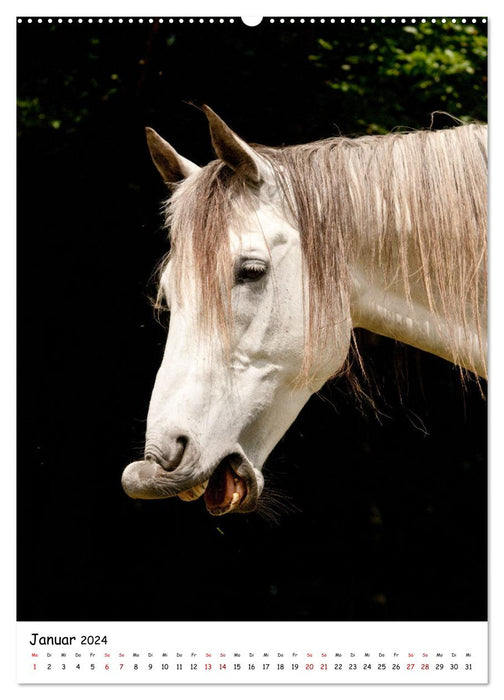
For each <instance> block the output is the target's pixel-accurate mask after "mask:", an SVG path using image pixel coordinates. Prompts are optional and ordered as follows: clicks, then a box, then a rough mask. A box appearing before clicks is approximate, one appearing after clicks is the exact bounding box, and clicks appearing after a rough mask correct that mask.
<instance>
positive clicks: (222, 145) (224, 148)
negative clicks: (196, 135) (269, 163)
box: [202, 105, 264, 184]
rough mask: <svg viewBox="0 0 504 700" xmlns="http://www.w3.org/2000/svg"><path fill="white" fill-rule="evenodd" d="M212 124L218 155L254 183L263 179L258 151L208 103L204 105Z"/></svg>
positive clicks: (262, 167) (212, 135)
mask: <svg viewBox="0 0 504 700" xmlns="http://www.w3.org/2000/svg"><path fill="white" fill-rule="evenodd" d="M202 109H203V111H204V112H205V114H206V117H207V119H208V123H209V125H210V135H211V137H212V144H213V147H214V149H215V152H216V154H217V156H218V157H219V158H220V159H221V160H223V161H224V162H225V163H226V164H227V165H229V167H230V168H232V169H233V170H234V171H235V172H236V173H239V174H240V175H242V176H243V177H244V178H246V179H247V180H250V181H251V182H253V183H254V184H259V183H260V182H261V180H262V179H263V173H262V172H261V170H264V165H263V163H262V162H261V159H260V158H259V156H258V155H257V153H256V152H255V151H254V150H253V149H252V148H251V147H250V146H249V145H248V144H247V143H245V141H243V139H241V138H240V137H239V136H238V135H237V134H235V133H234V131H231V129H230V128H229V126H228V125H227V124H226V123H225V122H223V121H222V119H221V118H220V117H219V116H218V115H217V114H215V112H214V111H213V110H212V109H210V107H208V106H207V105H203V108H202Z"/></svg>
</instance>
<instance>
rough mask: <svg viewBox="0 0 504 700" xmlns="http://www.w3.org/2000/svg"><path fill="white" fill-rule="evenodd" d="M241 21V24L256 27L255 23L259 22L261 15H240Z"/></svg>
mask: <svg viewBox="0 0 504 700" xmlns="http://www.w3.org/2000/svg"><path fill="white" fill-rule="evenodd" d="M241 21H242V22H243V24H246V25H247V27H257V25H259V24H261V22H262V17H242V18H241Z"/></svg>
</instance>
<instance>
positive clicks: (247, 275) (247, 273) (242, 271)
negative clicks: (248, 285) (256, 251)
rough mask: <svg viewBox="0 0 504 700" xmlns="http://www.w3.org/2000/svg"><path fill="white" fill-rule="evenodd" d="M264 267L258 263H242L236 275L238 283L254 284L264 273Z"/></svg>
mask: <svg viewBox="0 0 504 700" xmlns="http://www.w3.org/2000/svg"><path fill="white" fill-rule="evenodd" d="M266 269H267V268H266V265H265V264H264V263H262V262H259V261H257V262H256V261H253V262H252V261H249V262H244V263H242V264H241V265H240V268H239V270H238V275H237V281H238V282H254V281H255V280H258V279H260V278H261V277H262V276H263V275H264V273H265V272H266Z"/></svg>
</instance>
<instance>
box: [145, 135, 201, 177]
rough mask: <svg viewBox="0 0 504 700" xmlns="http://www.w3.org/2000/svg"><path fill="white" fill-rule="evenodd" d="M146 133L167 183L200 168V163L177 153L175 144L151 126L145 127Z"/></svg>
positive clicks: (150, 149) (152, 153)
mask: <svg viewBox="0 0 504 700" xmlns="http://www.w3.org/2000/svg"><path fill="white" fill-rule="evenodd" d="M145 135H146V137H147V145H148V147H149V151H150V154H151V158H152V160H153V161H154V165H155V166H156V168H157V169H158V171H159V174H160V175H161V177H162V178H163V180H164V181H165V182H166V183H167V184H173V183H175V182H179V181H180V180H184V179H185V178H186V177H189V176H190V175H192V174H193V173H196V172H198V171H199V170H200V167H199V166H198V165H195V164H194V163H193V162H192V161H190V160H188V159H187V158H184V157H183V156H181V155H180V154H179V153H177V151H176V150H175V149H174V148H173V146H170V144H169V143H168V142H167V141H165V140H164V139H163V138H161V136H160V135H159V134H158V133H156V132H155V131H154V129H151V128H150V126H146V127H145Z"/></svg>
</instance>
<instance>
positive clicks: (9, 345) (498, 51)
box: [0, 0, 504, 700]
mask: <svg viewBox="0 0 504 700" xmlns="http://www.w3.org/2000/svg"><path fill="white" fill-rule="evenodd" d="M182 6H183V9H181V7H182ZM210 6H211V13H209V7H210ZM416 6H417V7H418V10H416V9H415V10H414V9H412V7H411V5H409V6H408V7H407V8H406V7H405V5H404V2H391V1H390V0H387V2H385V3H383V2H382V3H379V4H377V3H376V2H374V3H372V2H370V1H369V0H368V1H367V2H360V3H357V4H355V3H354V4H353V5H352V6H351V8H350V9H352V10H355V14H356V15H360V16H366V15H368V16H371V15H376V14H377V12H378V11H379V13H380V14H382V15H383V16H387V15H388V16H400V15H401V14H403V13H404V11H405V10H406V9H407V11H408V12H407V14H408V15H415V16H416V15H420V14H424V15H426V16H429V15H431V16H438V15H440V14H443V15H448V14H450V13H452V14H453V15H454V16H456V17H460V16H464V15H471V14H474V13H476V14H477V15H478V16H481V15H485V16H489V18H490V22H489V31H490V35H491V60H490V75H491V78H492V76H493V77H494V78H497V75H498V71H499V68H498V66H502V65H503V53H502V47H503V45H504V42H502V41H501V40H500V36H499V32H500V27H502V26H503V24H502V21H501V20H502V7H501V6H498V5H497V4H496V3H494V2H487V3H485V2H479V3H477V4H476V3H474V2H471V3H469V2H467V1H466V0H459V1H458V2H451V3H448V7H447V6H446V4H445V5H443V6H441V7H440V6H439V2H432V0H426V1H425V2H422V3H417V5H416ZM346 9H347V8H346V7H335V6H334V3H329V2H322V3H321V2H317V0H312V2H310V3H299V2H292V1H291V2H289V1H285V0H283V1H281V2H279V1H278V2H277V1H275V0H270V1H269V2H266V1H265V0H256V1H254V0H248V1H245V2H240V3H236V2H231V1H230V0H227V1H223V0H216V1H215V2H212V3H211V5H210V4H209V3H207V4H205V5H202V2H191V0H186V2H184V3H177V2H173V3H169V4H168V5H167V3H166V2H162V1H157V2H153V1H151V0H144V2H142V3H141V4H139V3H138V2H131V0H125V1H124V2H121V3H119V2H116V3H113V2H109V1H108V0H107V1H102V2H100V3H98V2H97V1H96V0H88V2H82V1H81V0H76V1H75V2H72V5H71V14H85V15H90V14H91V15H95V14H99V13H104V14H107V15H111V16H113V15H117V14H119V13H130V14H133V15H136V14H140V13H141V14H144V15H146V16H147V15H151V16H155V15H163V16H164V15H166V14H167V12H169V13H170V14H172V15H174V16H180V15H188V14H194V15H197V16H210V15H217V16H225V15H233V16H236V15H240V16H244V15H255V16H262V15H281V14H285V15H286V16H296V15H298V16H302V15H305V14H307V11H308V14H310V15H313V16H317V15H319V16H330V15H338V16H339V15H342V16H346V15H348V14H349V13H348V12H347V11H346ZM0 12H1V17H2V22H0V31H1V32H2V35H1V37H0V46H2V48H3V49H4V51H5V52H6V53H5V56H4V61H3V62H2V69H3V75H2V77H3V78H4V80H3V81H2V85H3V90H2V102H3V104H2V106H3V108H4V109H3V110H2V115H3V116H2V125H3V127H4V128H3V129H2V130H1V131H0V138H1V139H2V147H3V148H2V153H3V154H4V158H3V159H2V160H3V162H2V166H1V167H2V192H4V193H5V197H4V202H5V203H7V205H8V206H7V207H6V209H7V210H6V211H5V209H4V211H3V223H4V227H3V235H2V239H1V240H2V242H1V244H0V245H1V249H0V251H1V255H0V264H1V265H2V270H1V274H0V283H1V285H2V288H1V290H0V298H1V302H0V303H1V304H2V316H1V318H2V320H3V331H4V333H3V334H2V335H3V340H4V342H3V343H2V351H1V352H2V355H1V360H2V362H0V371H1V379H0V382H1V383H0V386H2V402H1V405H2V413H1V418H2V421H1V424H2V445H3V446H4V451H3V455H4V465H3V468H4V469H3V472H4V473H3V476H4V482H3V483H4V492H5V491H7V493H6V497H5V498H4V503H3V507H2V514H1V517H2V525H3V527H2V537H3V538H4V540H5V541H4V540H3V541H2V543H3V545H4V546H3V547H2V552H3V554H4V556H3V563H4V567H5V564H6V565H7V566H6V567H5V568H6V569H7V572H8V573H7V575H5V574H4V577H3V579H4V580H3V586H2V596H1V611H2V616H1V621H2V625H1V628H0V629H1V630H2V632H1V634H0V663H1V665H2V669H3V670H2V673H1V677H0V678H1V679H0V687H1V689H2V690H6V689H7V691H8V697H26V696H27V695H28V694H31V692H32V691H36V693H37V698H51V700H52V699H53V698H55V697H56V698H58V697H64V698H69V697H71V698H74V697H86V698H87V697H89V688H86V686H73V687H72V688H70V687H68V686H57V687H56V686H51V687H46V686H44V687H40V686H37V687H26V686H23V687H21V686H16V685H15V675H14V674H15V671H14V669H15V649H16V645H15V644H14V643H13V640H14V637H15V633H16V623H15V619H14V618H15V612H14V611H15V597H16V593H15V577H14V574H13V572H14V571H15V541H14V538H13V537H12V534H13V532H14V530H15V507H14V505H13V502H14V501H13V498H12V496H13V494H14V493H15V469H14V465H15V437H14V436H15V426H14V411H13V406H14V405H15V387H14V369H15V356H14V348H13V341H12V339H13V337H14V330H15V313H14V308H13V296H14V294H15V291H14V288H15V284H14V267H13V262H14V256H15V253H14V247H15V244H14V240H13V235H14V234H13V232H14V231H15V212H14V203H15V197H16V194H15V182H14V178H13V173H14V172H15V165H14V164H15V146H14V144H13V138H12V136H13V134H14V133H15V114H14V110H13V108H12V100H13V96H14V95H15V74H14V72H13V70H12V67H13V58H12V57H13V55H14V27H13V18H14V16H15V15H16V14H22V15H26V14H30V13H33V14H35V15H37V16H40V14H49V13H52V14H54V15H55V16H58V15H60V14H61V15H66V14H68V12H69V5H68V2H62V1H61V0H59V1H57V2H54V1H53V2H46V3H41V2H40V1H36V0H32V1H31V2H30V1H26V2H16V3H14V2H9V1H7V2H4V3H3V4H2V8H1V9H0ZM490 84H491V85H492V84H493V81H492V79H491V82H490ZM502 106H503V105H502V99H501V97H500V95H499V94H498V93H497V91H494V92H493V93H492V98H491V100H490V114H491V115H492V117H493V118H491V119H490V134H491V153H492V152H493V154H494V156H495V157H494V158H491V179H490V192H491V195H490V198H491V203H492V210H491V227H492V230H493V231H494V232H498V231H500V230H501V229H502V223H503V222H502V211H501V210H500V208H498V203H499V198H501V194H500V189H501V187H502V182H504V173H503V172H502V163H501V162H499V159H500V158H501V154H502V153H503V152H504V148H503V143H502V135H501V134H502V132H501V134H499V128H498V124H499V120H498V118H497V117H498V116H499V115H500V114H501V112H502ZM492 125H495V129H494V128H493V127H492ZM5 154H8V156H7V157H5ZM497 154H499V155H497ZM4 206H5V205H4ZM499 238H500V240H499ZM501 240H502V237H499V236H493V237H492V238H491V249H490V282H491V299H494V300H497V299H499V302H500V299H501V298H502V296H503V294H504V289H502V286H501V285H502V284H503V282H504V279H503V275H502V274H501V271H500V269H499V267H498V264H499V262H500V261H502V260H504V251H503V250H502V247H501V246H502V245H503V243H501ZM498 305H499V304H498V303H497V302H495V301H494V302H492V303H491V308H490V311H491V354H490V367H491V378H492V383H491V387H490V401H489V406H490V439H491V451H490V497H491V501H490V516H491V520H490V522H491V530H490V554H491V559H490V562H491V563H490V573H491V584H490V612H489V618H490V627H489V631H490V659H491V664H490V684H489V685H488V686H479V687H478V688H477V689H475V688H474V687H464V686H457V687H456V688H455V689H452V690H455V691H456V694H457V699H458V698H464V697H471V698H474V697H476V695H475V693H477V697H479V696H480V694H481V695H482V696H484V697H499V696H501V694H502V692H503V689H504V664H503V663H502V661H501V659H500V657H499V655H498V653H499V649H503V648H504V634H503V632H504V622H503V621H504V603H503V600H502V594H500V593H499V592H501V591H503V590H504V576H503V567H502V555H501V552H500V551H499V545H498V539H499V538H498V535H497V534H496V533H501V532H502V531H503V529H504V518H503V510H504V509H503V508H502V503H501V500H502V496H501V494H503V493H504V488H503V483H504V479H503V471H502V464H504V459H503V457H504V455H503V450H502V447H501V445H500V444H499V443H500V442H501V441H499V440H498V438H499V434H500V432H501V431H502V409H501V405H500V403H501V402H500V400H499V399H500V396H501V395H502V392H504V381H503V378H502V370H501V369H500V368H499V365H498V359H499V358H500V357H501V356H503V352H502V350H503V348H502V347H501V346H502V330H501V327H500V319H499V310H498ZM494 360H495V362H494ZM5 568H4V571H5ZM361 689H362V687H361V686H352V687H348V686H345V688H344V693H345V695H344V697H345V698H346V697H356V696H360V694H361ZM100 690H102V689H101V688H96V690H93V692H98V693H100ZM104 690H106V692H107V697H110V695H111V693H112V695H114V693H116V694H117V697H118V698H119V697H120V698H121V700H123V698H125V697H126V698H127V697H135V698H137V697H138V688H136V687H134V686H118V687H111V686H108V687H107V688H106V689H104ZM202 690H203V689H202ZM285 690H286V691H287V692H285V697H287V696H288V697H289V698H297V697H299V698H305V697H306V689H304V688H303V687H295V686H289V687H288V688H286V689H285ZM449 690H450V689H449V688H446V687H431V686H429V689H428V692H429V695H430V696H432V697H433V698H435V697H438V696H439V697H443V698H445V697H446V692H447V691H449ZM314 691H315V689H314ZM166 692H167V691H166V688H165V687H159V686H158V687H150V688H149V693H152V694H155V695H160V696H161V694H162V697H163V698H166V696H167V695H166ZM204 692H205V698H206V699H208V698H213V697H217V693H218V697H219V698H222V696H223V695H224V696H226V694H228V695H229V696H231V694H233V696H234V695H235V694H236V687H233V686H229V687H221V686H219V687H218V688H217V687H205V688H204ZM275 692H276V693H278V692H280V694H281V692H282V689H281V688H279V687H276V688H275ZM316 692H317V693H319V694H320V695H322V694H323V695H324V696H325V695H327V696H328V697H329V696H330V697H334V692H335V691H334V689H333V688H328V687H325V688H324V687H317V688H316ZM338 692H341V690H338ZM372 692H373V697H374V698H377V699H378V700H380V699H381V698H387V700H389V698H390V697H391V696H394V694H396V695H397V697H401V698H403V697H404V694H405V692H406V693H407V695H408V696H414V695H415V694H418V695H419V696H421V697H424V694H425V689H424V688H423V686H408V687H407V688H405V687H404V686H402V685H397V686H386V687H374V688H373V690H372ZM256 694H257V690H256V689H255V688H254V686H248V687H246V686H243V687H240V695H241V696H242V697H244V698H246V697H252V695H254V697H255V696H256ZM420 694H421V695H420ZM100 695H101V693H100ZM176 697H177V698H184V697H194V686H185V687H182V686H177V692H176Z"/></svg>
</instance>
